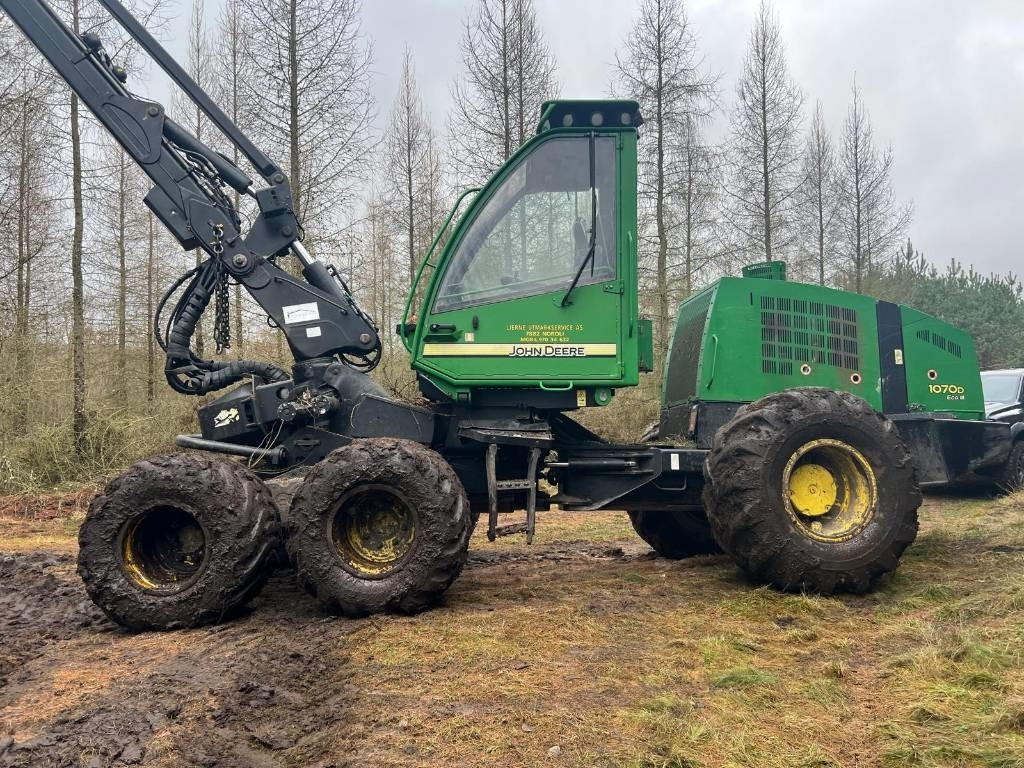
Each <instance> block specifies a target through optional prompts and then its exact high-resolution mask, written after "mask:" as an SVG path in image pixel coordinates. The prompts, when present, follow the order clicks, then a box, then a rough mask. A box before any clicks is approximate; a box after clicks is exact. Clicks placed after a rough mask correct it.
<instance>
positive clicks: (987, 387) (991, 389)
mask: <svg viewBox="0 0 1024 768" xmlns="http://www.w3.org/2000/svg"><path fill="white" fill-rule="evenodd" d="M981 388H982V390H983V391H984V392H985V402H986V403H1012V402H1014V401H1016V400H1017V397H1018V396H1019V395H1020V374H1019V373H983V374H981Z"/></svg>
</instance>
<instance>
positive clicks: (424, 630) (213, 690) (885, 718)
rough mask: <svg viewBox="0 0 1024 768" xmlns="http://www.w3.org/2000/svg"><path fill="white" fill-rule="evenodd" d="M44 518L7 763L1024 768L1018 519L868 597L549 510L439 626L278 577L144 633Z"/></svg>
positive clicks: (994, 513) (927, 557)
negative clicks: (531, 540)
mask: <svg viewBox="0 0 1024 768" xmlns="http://www.w3.org/2000/svg"><path fill="white" fill-rule="evenodd" d="M0 508H2V506H0ZM45 517H46V516H45V515H43V516H41V518H37V519H27V520H26V519H24V518H17V519H15V518H12V517H11V516H9V515H8V516H7V517H0V766H26V767H28V766H32V767H33V768H35V767H37V766H121V765H146V766H157V767H158V768H159V767H162V766H222V767H224V768H231V767H233V766H239V767H240V768H242V767H245V768H250V767H253V768H261V767H263V766H268V767H269V766H324V767H326V766H388V765H403V766H422V765H451V766H455V765H469V766H477V765H480V766H483V765H502V766H529V765H541V764H552V765H557V764H561V765H580V766H583V765H587V766H591V765H601V766H684V765H685V766H690V765H708V766H717V765H726V764H730V765H758V766H772V765H780V766H781V765H816V766H830V765H843V766H846V765H849V766H854V765H856V766H865V765H905V764H916V765H1002V766H1017V765H1024V758H1022V757H1021V756H1022V755H1024V669H1022V662H1021V658H1020V653H1019V647H1021V646H1020V643H1021V642H1022V641H1024V622H1022V619H1021V615H1022V613H1024V511H1022V505H1021V503H1020V502H1019V501H1017V502H1004V503H1003V504H1002V506H993V503H992V502H984V501H983V502H974V501H964V500H959V499H952V500H950V499H935V498H933V499H930V500H929V502H928V504H927V506H926V508H925V510H924V517H925V521H926V522H925V527H924V531H923V533H922V535H921V537H920V539H919V541H918V543H917V544H916V545H915V546H914V547H913V548H912V549H911V551H910V553H909V554H908V556H907V558H906V561H905V563H904V566H903V567H902V569H901V571H900V572H899V573H898V575H897V576H896V577H894V578H892V579H889V580H888V581H887V582H886V583H885V584H884V585H883V586H882V588H881V589H880V590H879V591H878V592H876V593H874V594H872V595H869V596H866V597H859V598H815V597H805V596H800V595H796V596H793V595H780V594H778V593H775V592H772V591H770V590H765V589H759V588H757V587H755V586H753V585H750V584H748V583H746V582H745V581H744V580H743V579H742V577H740V575H739V574H738V573H737V572H736V570H735V568H734V567H733V566H732V565H731V564H730V563H729V561H728V560H727V559H726V558H724V557H703V558H695V559H692V560H688V561H679V562H673V561H668V560H664V559H661V558H658V557H655V556H653V554H652V553H651V552H650V550H649V549H648V548H647V547H646V545H644V544H643V543H642V542H641V541H640V540H639V539H637V538H636V537H635V536H634V535H633V534H632V531H631V529H630V527H629V523H628V520H627V519H626V517H625V515H622V514H617V513H601V514H599V515H585V514H580V515H568V514H564V513H561V514H560V513H551V514H550V515H549V516H543V515H542V516H541V520H540V523H539V529H538V534H539V535H538V543H537V544H535V545H534V546H533V547H529V548H528V547H526V546H525V545H524V544H522V542H521V541H518V540H516V541H509V540H503V541H501V542H499V543H498V544H497V545H492V544H488V543H487V542H486V540H485V539H484V538H483V532H482V531H478V532H477V534H476V536H475V537H474V541H473V543H472V546H471V556H470V562H469V564H468V566H467V568H466V570H465V571H464V572H463V574H462V576H461V577H460V579H459V580H458V581H457V582H456V583H455V585H454V586H453V588H452V589H451V590H450V591H449V592H448V594H447V596H446V598H445V601H444V603H443V604H442V605H441V606H440V607H439V608H437V609H435V610H433V611H430V612H428V613H425V614H421V615H419V616H415V617H405V616H380V617H374V618H370V619H362V620H349V619H342V618H336V617H331V616H326V615H324V614H323V613H322V612H321V611H320V610H319V609H318V607H317V605H316V604H315V603H314V602H313V601H312V599H310V598H308V597H307V596H306V595H305V594H303V593H302V592H300V591H299V590H298V589H297V588H296V587H295V585H294V581H293V574H292V573H291V572H290V571H288V570H280V571H278V572H277V573H276V574H275V576H274V577H273V578H272V579H271V581H270V583H269V584H268V586H267V588H266V590H265V591H264V592H263V594H262V595H261V596H260V597H259V598H258V599H257V600H255V601H254V602H253V603H252V605H251V608H250V610H249V611H248V612H247V613H246V614H245V615H242V616H240V617H237V618H235V619H234V620H232V621H229V622H227V623H224V624H221V625H218V626H214V627H207V628H202V629H197V630H189V631H179V632H170V633H145V634H137V635H132V634H129V633H126V632H124V631H122V630H121V629H119V628H118V627H116V626H115V625H113V624H112V623H111V622H109V621H108V620H106V619H105V618H104V617H103V616H102V615H101V614H100V612H99V611H98V610H97V609H96V608H95V607H94V606H93V605H92V603H91V602H89V600H88V598H87V597H86V595H85V593H84V590H83V588H82V586H81V584H80V582H79V580H78V578H77V576H76V574H75V561H74V557H75V542H74V530H75V523H74V520H71V521H68V520H66V519H64V518H61V517H54V518H53V519H42V518H45ZM1015 643H1016V645H1015ZM1014 648H1016V649H1017V650H1014Z"/></svg>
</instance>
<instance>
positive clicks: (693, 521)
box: [629, 510, 722, 560]
mask: <svg viewBox="0 0 1024 768" xmlns="http://www.w3.org/2000/svg"><path fill="white" fill-rule="evenodd" d="M629 522H631V523H632V524H633V530H634V531H636V533H637V535H638V536H639V537H640V538H641V539H643V540H644V541H646V542H647V543H648V544H650V545H651V549H653V550H654V551H655V552H657V553H658V554H659V555H661V556H662V557H667V558H670V559H672V560H679V559H681V558H684V557H693V556H695V555H714V554H718V553H720V552H721V551H722V548H721V547H720V546H718V542H717V541H715V537H714V534H713V533H712V532H711V525H710V523H708V518H707V516H706V515H705V514H704V513H703V512H690V511H685V510H680V511H674V512H657V511H647V510H642V511H633V512H630V513H629Z"/></svg>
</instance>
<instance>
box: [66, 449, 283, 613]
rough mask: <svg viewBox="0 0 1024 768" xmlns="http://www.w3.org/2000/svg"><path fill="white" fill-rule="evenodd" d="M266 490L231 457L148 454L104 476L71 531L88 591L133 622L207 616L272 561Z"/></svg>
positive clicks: (262, 579) (244, 596)
mask: <svg viewBox="0 0 1024 768" xmlns="http://www.w3.org/2000/svg"><path fill="white" fill-rule="evenodd" d="M279 541H280V520H279V517H278V513H277V507H276V506H275V504H274V501H273V499H272V497H271V495H270V491H269V490H268V489H267V487H266V486H265V485H264V484H263V481H261V480H260V479H259V478H258V477H256V475H255V474H253V473H252V472H250V471H249V470H248V469H246V468H245V467H244V466H242V465H241V464H239V463H237V462H233V461H226V460H223V459H213V458H209V457H205V456H200V455H197V454H191V453H173V454H167V455H162V456H154V457H152V458H149V459H146V460H144V461H140V462H137V463H136V464H133V465H132V466H131V467H129V468H128V470H127V471H126V472H124V473H123V474H121V475H119V476H118V477H116V478H114V479H113V480H111V481H110V482H109V483H108V484H107V487H106V488H105V489H104V490H103V492H102V493H101V494H100V495H98V496H96V497H95V498H94V499H93V500H92V503H90V505H89V512H88V514H87V515H86V517H85V521H84V522H83V523H82V527H81V529H80V531H79V534H78V543H79V552H78V574H79V575H80V576H81V577H82V581H83V582H84V583H85V589H86V591H87V592H88V593H89V597H91V598H92V600H93V602H95V603H96V605H98V606H99V607H100V608H101V609H102V610H103V612H104V613H106V614H107V615H108V616H109V617H110V618H111V619H113V620H114V621H116V622H117V623H118V624H121V625H122V626H124V627H127V628H129V629H133V630H146V629H178V628H182V627H195V626H198V625H200V624H209V623H212V622H217V621H220V620H221V619H223V618H224V617H225V616H227V615H228V614H230V613H232V612H233V611H235V610H236V609H238V608H239V607H241V606H242V605H244V604H245V603H246V602H248V601H249V600H250V599H251V598H252V597H255V595H256V594H257V593H258V592H259V591H260V590H261V589H262V588H263V585H264V584H265V583H266V580H267V577H268V576H269V575H270V572H271V571H272V570H273V568H274V566H275V565H276V562H277V557H276V552H277V549H278V546H279Z"/></svg>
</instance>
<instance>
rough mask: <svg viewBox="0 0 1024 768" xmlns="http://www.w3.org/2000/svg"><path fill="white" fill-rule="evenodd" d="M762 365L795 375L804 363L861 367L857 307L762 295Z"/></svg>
mask: <svg viewBox="0 0 1024 768" xmlns="http://www.w3.org/2000/svg"><path fill="white" fill-rule="evenodd" d="M761 358H762V360H761V369H762V371H764V373H772V374H778V375H782V376H792V375H793V373H794V371H795V370H797V369H799V367H800V366H801V365H803V364H804V363H807V364H808V365H811V366H814V365H829V366H832V367H833V368H845V369H847V370H850V371H859V370H860V357H859V342H858V337H857V310H855V309H851V308H850V307H840V306H838V305H836V304H826V303H824V302H820V301H808V300H806V299H791V298H788V297H785V296H762V297H761Z"/></svg>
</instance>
